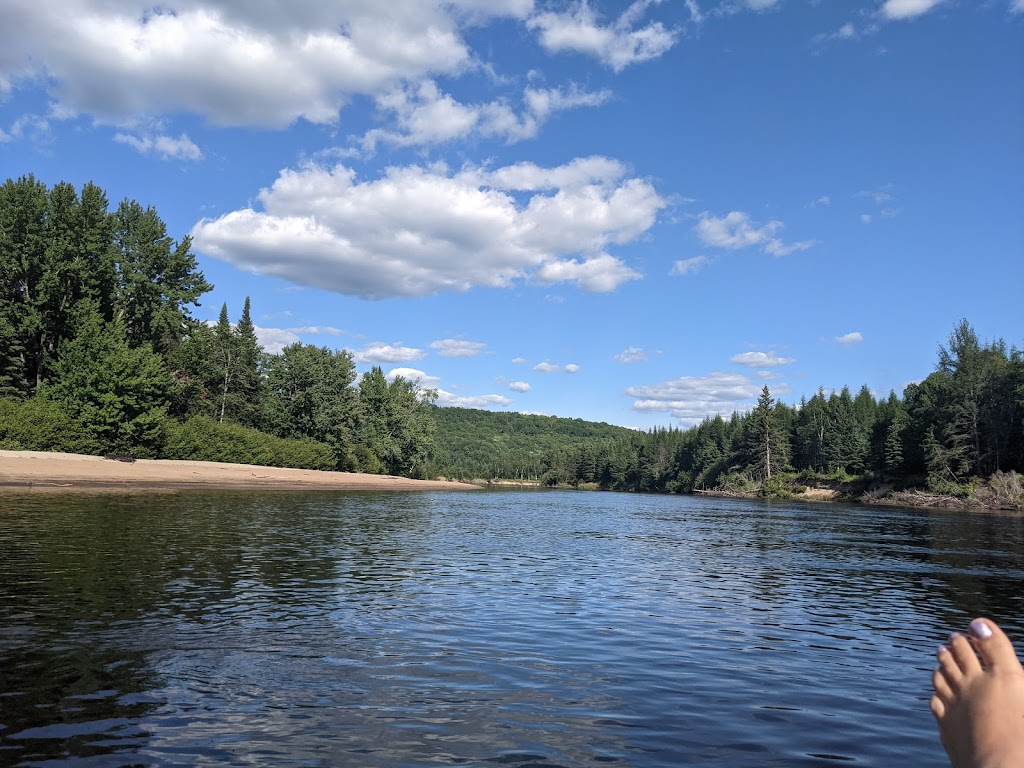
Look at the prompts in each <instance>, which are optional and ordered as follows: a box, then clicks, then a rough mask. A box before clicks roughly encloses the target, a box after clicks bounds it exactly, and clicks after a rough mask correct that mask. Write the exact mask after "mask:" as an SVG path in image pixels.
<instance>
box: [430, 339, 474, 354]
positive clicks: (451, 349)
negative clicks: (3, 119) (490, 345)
mask: <svg viewBox="0 0 1024 768" xmlns="http://www.w3.org/2000/svg"><path fill="white" fill-rule="evenodd" d="M430 348H431V349H432V350H434V351H435V352H437V353H438V354H439V355H441V357H476V356H477V355H479V354H480V353H481V352H483V351H484V350H485V349H487V345H486V344H483V343H481V342H479V341H464V340H463V339H438V340H437V341H432V342H430Z"/></svg>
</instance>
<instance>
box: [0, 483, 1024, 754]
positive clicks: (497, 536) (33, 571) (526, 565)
mask: <svg viewBox="0 0 1024 768" xmlns="http://www.w3.org/2000/svg"><path fill="white" fill-rule="evenodd" d="M1022 584H1024V522H1022V519H1021V518H1020V517H1013V516H1000V515H992V514H968V513H949V512H941V511H924V510H903V509H872V508H858V507H850V506H841V505H813V506H812V505H792V504H785V503H757V502H737V501H731V500H720V499H704V498H690V497H655V496H637V495H625V494H607V493H570V492H550V493H545V492H484V491H481V492H479V493H456V494H415V495H413V494H388V495H385V494H353V493H349V494H292V495H288V494H273V495H267V494H258V495H257V494H217V495H197V494H177V495H171V494H169V495H162V496H155V497H150V498H143V497H139V496H127V497H87V496H79V497H62V496H50V495H35V496H24V497H16V496H0V765H26V766H28V765H31V766H35V765H39V766H58V765H60V766H122V765H124V766H127V765H153V766H194V765H237V766H252V765H267V766H435V765H438V766H440V765H469V766H524V767H525V766H536V767H538V768H540V767H546V768H549V767H552V766H597V765H618V766H638V767H645V766H691V765H692V766H807V765H822V766H828V765H836V764H854V765H861V766H897V765H910V766H917V767H919V768H920V767H927V766H943V765H946V762H945V759H944V755H943V753H942V751H941V748H940V747H939V745H938V740H937V738H936V737H935V731H934V725H933V723H932V719H931V715H930V713H929V712H928V705H927V699H928V695H929V675H930V670H931V668H932V666H933V652H934V649H935V647H936V646H937V644H938V643H939V642H941V641H943V640H944V639H945V637H946V635H947V633H948V632H949V630H950V629H952V628H963V627H964V626H965V625H966V623H967V621H968V619H969V618H971V617H972V616H974V615H975V614H990V615H993V616H994V617H996V618H997V619H998V620H1000V621H1001V622H1002V623H1003V624H1004V626H1006V627H1007V629H1008V630H1009V631H1010V632H1011V633H1012V634H1013V635H1014V636H1015V637H1016V639H1017V640H1018V641H1020V640H1024V621H1022V618H1024V588H1022V586H1021V585H1022ZM1020 645H1024V643H1020V642H1019V643H1018V646H1020Z"/></svg>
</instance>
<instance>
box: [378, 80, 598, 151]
mask: <svg viewBox="0 0 1024 768" xmlns="http://www.w3.org/2000/svg"><path fill="white" fill-rule="evenodd" d="M610 97H611V91H608V90H601V91H595V92H591V91H585V90H582V89H580V88H579V87H577V86H575V85H573V86H570V87H569V88H566V89H562V88H546V89H543V88H527V89H525V90H524V92H523V97H522V101H523V104H522V107H521V108H520V109H519V110H518V111H517V110H516V109H515V108H513V106H512V105H510V104H509V103H508V101H507V100H496V101H490V102H486V103H482V104H463V103H461V102H459V101H456V100H455V99H454V98H453V97H452V96H451V95H450V94H447V93H443V92H442V91H441V90H440V89H439V88H438V86H437V83H436V82H434V81H433V80H426V81H423V82H421V83H419V84H417V85H409V86H398V87H396V88H395V89H394V90H392V91H391V92H389V93H387V94H382V95H381V96H380V97H378V99H377V104H378V106H379V108H380V110H381V112H382V113H384V114H387V115H389V116H390V117H391V118H392V119H393V122H394V126H393V127H389V128H374V129H372V130H370V131H368V132H367V133H366V135H365V136H363V138H362V141H361V143H362V146H363V149H365V150H367V151H370V152H372V151H374V150H375V149H376V147H377V145H378V144H379V143H381V142H384V143H389V144H394V145H397V146H420V145H426V144H442V143H444V142H449V141H454V140H456V139H464V138H466V137H467V136H470V135H472V134H478V135H481V136H490V137H497V138H500V139H504V140H505V141H506V142H507V143H509V144H513V143H515V142H518V141H523V140H525V139H532V138H534V137H536V136H537V134H538V132H539V131H540V129H541V127H542V126H543V125H544V123H545V122H547V121H548V120H549V119H550V118H551V117H552V116H553V115H554V114H556V113H557V112H561V111H564V110H567V109H575V108H578V107H596V106H600V105H601V104H604V103H605V102H606V101H607V100H608V99H609V98H610Z"/></svg>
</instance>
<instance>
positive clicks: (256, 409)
mask: <svg viewBox="0 0 1024 768" xmlns="http://www.w3.org/2000/svg"><path fill="white" fill-rule="evenodd" d="M235 339H236V345H237V356H238V367H237V374H236V376H235V392H236V394H237V395H238V399H237V407H236V409H235V415H234V418H235V420H236V421H238V422H239V423H241V424H244V425H245V426H248V427H257V426H259V423H260V411H261V404H260V403H261V400H262V380H261V377H260V361H261V360H262V358H263V348H262V347H261V346H260V342H259V339H257V338H256V326H255V325H254V324H253V322H252V317H251V314H250V303H249V297H248V296H246V297H245V306H244V307H243V308H242V317H241V318H240V319H239V321H238V325H237V326H235Z"/></svg>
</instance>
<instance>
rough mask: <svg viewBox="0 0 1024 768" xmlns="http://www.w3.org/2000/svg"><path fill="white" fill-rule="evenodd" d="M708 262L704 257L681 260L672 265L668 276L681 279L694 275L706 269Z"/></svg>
mask: <svg viewBox="0 0 1024 768" xmlns="http://www.w3.org/2000/svg"><path fill="white" fill-rule="evenodd" d="M709 263H710V262H709V261H708V258H707V257H706V256H694V257H693V258H692V259H683V260H682V261H677V262H675V263H673V264H672V269H670V270H669V275H671V276H672V277H682V276H684V275H695V274H697V273H698V272H700V271H701V270H702V269H704V267H706V266H707V265H708V264H709Z"/></svg>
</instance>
